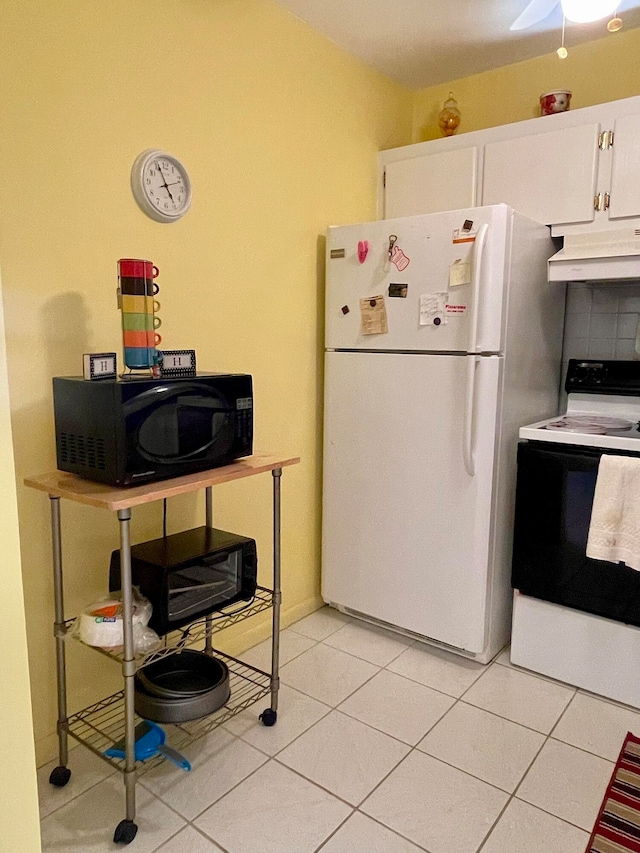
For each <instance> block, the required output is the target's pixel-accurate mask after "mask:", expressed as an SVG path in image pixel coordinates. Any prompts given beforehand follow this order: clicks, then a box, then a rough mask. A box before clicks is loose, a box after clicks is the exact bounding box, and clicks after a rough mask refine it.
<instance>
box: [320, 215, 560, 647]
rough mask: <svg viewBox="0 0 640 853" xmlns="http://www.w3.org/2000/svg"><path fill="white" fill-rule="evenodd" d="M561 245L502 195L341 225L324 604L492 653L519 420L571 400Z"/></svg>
mask: <svg viewBox="0 0 640 853" xmlns="http://www.w3.org/2000/svg"><path fill="white" fill-rule="evenodd" d="M553 253H554V245H553V242H552V240H551V238H550V234H549V229H548V228H547V227H546V226H543V225H540V224H538V223H536V222H533V221H531V220H529V219H526V218H525V217H523V216H520V215H519V214H518V213H516V212H514V211H513V210H512V209H511V208H509V207H507V206H506V205H493V206H490V207H479V208H474V209H471V210H461V211H448V212H445V213H436V214H426V215H419V216H411V217H405V218H401V219H390V220H381V221H377V222H369V223H363V224H359V225H349V226H345V227H334V228H330V229H329V232H328V237H327V255H326V329H325V331H326V337H325V344H326V353H325V402H324V463H323V529H322V596H323V599H324V600H325V601H326V602H327V603H328V604H331V605H333V606H335V607H337V608H339V609H340V610H342V611H344V612H346V613H349V614H352V615H355V616H359V617H361V618H363V619H366V620H368V621H370V622H373V623H375V624H378V625H382V626H384V627H388V628H393V629H395V630H398V631H400V632H402V633H405V634H408V635H409V636H412V637H416V638H418V639H421V640H424V641H427V642H432V643H437V644H439V645H442V646H443V647H446V648H449V649H450V650H452V651H455V652H459V653H461V654H466V655H468V656H470V657H473V658H474V659H475V660H478V661H480V662H486V661H488V660H490V659H491V658H492V657H493V656H494V655H495V654H497V652H498V651H499V650H500V649H501V648H502V646H503V645H504V644H505V643H506V642H507V640H508V636H509V626H510V615H511V608H510V602H511V585H510V569H511V531H512V520H513V505H514V495H515V473H516V443H517V434H518V428H519V427H520V426H521V425H522V424H525V423H528V422H530V421H531V420H539V419H540V418H541V417H543V416H545V414H546V415H548V416H551V415H553V414H555V413H556V412H557V405H558V390H559V388H558V386H559V374H560V362H561V345H562V329H563V318H564V286H563V285H559V284H548V283H547V259H548V258H549V257H550V256H551V255H552V254H553Z"/></svg>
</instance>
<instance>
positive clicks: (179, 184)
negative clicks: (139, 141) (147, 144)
mask: <svg viewBox="0 0 640 853" xmlns="http://www.w3.org/2000/svg"><path fill="white" fill-rule="evenodd" d="M131 189H132V191H133V196H134V198H135V200H136V201H137V202H138V205H139V206H140V208H141V209H142V210H143V211H144V212H145V213H146V214H147V216H150V217H151V218H152V219H155V221H156V222H177V220H178V219H180V217H181V216H184V214H185V213H186V212H187V210H189V206H190V205H191V181H190V180H189V175H188V174H187V170H186V169H185V167H184V166H183V165H182V163H181V162H180V160H178V159H177V157H173V156H172V155H171V154H167V152H166V151H160V150H159V149H157V148H149V149H147V150H146V151H143V152H142V154H139V155H138V156H137V157H136V159H135V162H134V164H133V167H132V169H131Z"/></svg>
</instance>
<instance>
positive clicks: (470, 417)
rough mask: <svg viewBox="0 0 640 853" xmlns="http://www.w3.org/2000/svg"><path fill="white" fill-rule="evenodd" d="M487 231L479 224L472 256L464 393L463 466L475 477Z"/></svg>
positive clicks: (485, 226)
mask: <svg viewBox="0 0 640 853" xmlns="http://www.w3.org/2000/svg"><path fill="white" fill-rule="evenodd" d="M488 231H489V226H488V225H487V224H486V222H485V223H484V225H481V226H480V228H479V230H478V235H477V237H476V243H475V251H474V256H473V276H472V280H471V324H470V329H469V347H468V352H469V355H468V356H467V388H466V394H465V405H464V429H463V437H462V454H463V457H464V467H465V469H466V472H467V474H468V475H469V476H470V477H475V473H476V460H475V448H474V446H473V421H474V415H475V407H476V394H475V390H476V365H477V364H478V356H477V354H476V350H477V346H478V315H479V310H478V308H479V306H478V301H479V295H480V278H481V276H482V260H483V258H484V247H485V244H486V242H487V233H488Z"/></svg>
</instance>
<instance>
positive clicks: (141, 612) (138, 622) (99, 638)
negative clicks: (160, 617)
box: [71, 587, 160, 654]
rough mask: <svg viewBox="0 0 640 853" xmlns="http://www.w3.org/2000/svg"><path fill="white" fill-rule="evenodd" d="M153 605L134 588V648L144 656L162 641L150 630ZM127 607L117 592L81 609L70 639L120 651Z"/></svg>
mask: <svg viewBox="0 0 640 853" xmlns="http://www.w3.org/2000/svg"><path fill="white" fill-rule="evenodd" d="M151 610H152V608H151V602H150V601H149V599H148V598H145V597H144V596H143V595H141V594H140V592H139V591H138V590H137V589H136V588H135V587H134V588H133V620H132V621H133V648H134V652H135V653H136V654H143V653H145V652H149V651H151V650H152V649H154V648H156V647H157V646H159V645H160V638H159V637H158V635H157V634H156V632H155V631H154V630H153V629H152V628H149V619H151ZM123 617H124V607H123V604H122V593H121V592H114V593H112V594H111V595H109V596H108V597H105V598H102V599H100V601H95V602H93V603H92V604H89V605H88V606H87V607H85V608H84V609H83V610H82V613H81V614H80V615H79V616H78V618H77V619H76V621H75V622H74V624H73V627H72V628H71V636H73V637H74V638H75V639H78V640H81V641H82V642H83V643H86V645H88V646H98V647H99V648H101V649H117V648H119V647H121V646H122V645H123V644H124V629H123Z"/></svg>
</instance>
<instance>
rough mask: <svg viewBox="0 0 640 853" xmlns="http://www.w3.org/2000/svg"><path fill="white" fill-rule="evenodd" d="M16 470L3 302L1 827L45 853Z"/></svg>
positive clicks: (23, 845) (10, 838)
mask: <svg viewBox="0 0 640 853" xmlns="http://www.w3.org/2000/svg"><path fill="white" fill-rule="evenodd" d="M13 464H14V463H13V447H12V444H11V420H10V416H9V385H8V378H7V367H6V355H5V333H4V318H3V313H2V302H1V300H0V542H2V594H1V595H0V625H2V637H3V645H4V654H3V664H2V693H1V695H0V732H2V743H1V747H0V748H1V751H2V767H3V772H2V774H0V825H1V826H2V830H1V831H2V849H3V850H16V851H18V850H19V851H21V853H37V851H39V850H40V834H39V828H38V796H37V788H36V769H35V768H36V765H35V755H34V750H33V731H32V719H31V704H30V695H29V671H28V662H27V647H26V632H25V619H24V601H23V598H22V576H21V574H20V542H19V540H18V507H17V502H16V486H15V479H14V467H13Z"/></svg>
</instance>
